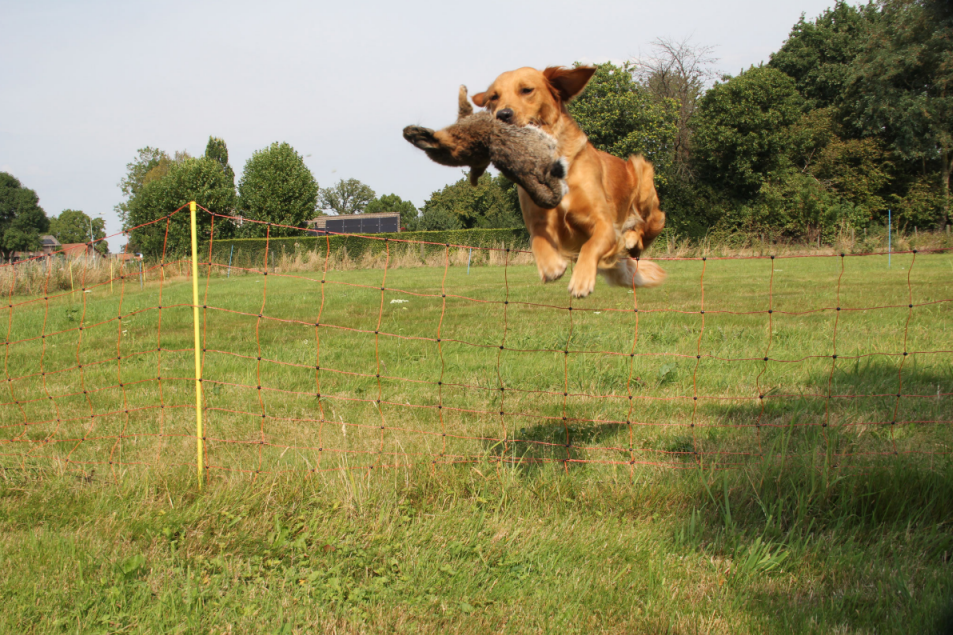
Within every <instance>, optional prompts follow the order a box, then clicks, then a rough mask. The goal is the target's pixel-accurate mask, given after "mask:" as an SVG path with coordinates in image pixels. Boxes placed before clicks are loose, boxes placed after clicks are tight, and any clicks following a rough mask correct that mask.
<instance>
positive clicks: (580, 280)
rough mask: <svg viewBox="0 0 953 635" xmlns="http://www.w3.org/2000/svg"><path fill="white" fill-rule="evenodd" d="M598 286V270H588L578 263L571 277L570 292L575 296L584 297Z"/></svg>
mask: <svg viewBox="0 0 953 635" xmlns="http://www.w3.org/2000/svg"><path fill="white" fill-rule="evenodd" d="M595 288H596V272H595V271H587V270H586V269H585V268H584V267H580V266H579V265H578V264H577V265H576V269H575V271H573V273H572V278H570V279H569V294H570V295H571V296H572V297H574V298H584V297H586V296H587V295H589V294H590V293H592V292H593V290H594V289H595Z"/></svg>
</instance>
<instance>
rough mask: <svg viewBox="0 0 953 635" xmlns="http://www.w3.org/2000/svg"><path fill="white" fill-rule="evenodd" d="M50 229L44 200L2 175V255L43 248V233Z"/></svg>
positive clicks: (5, 174)
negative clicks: (41, 238) (42, 204)
mask: <svg viewBox="0 0 953 635" xmlns="http://www.w3.org/2000/svg"><path fill="white" fill-rule="evenodd" d="M49 227H50V221H49V219H48V218H47V217H46V213H45V212H44V211H43V208H41V207H40V198H39V197H38V196H37V195H36V192H34V191H33V190H31V189H29V188H26V187H23V186H22V185H21V184H20V181H19V180H18V179H17V178H16V177H14V176H13V175H12V174H8V173H6V172H0V255H2V256H3V259H4V260H9V259H10V256H11V255H12V254H13V252H14V251H35V250H37V249H39V248H40V234H42V233H45V232H46V231H47V230H48V229H49Z"/></svg>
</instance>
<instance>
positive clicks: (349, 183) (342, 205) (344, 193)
mask: <svg viewBox="0 0 953 635" xmlns="http://www.w3.org/2000/svg"><path fill="white" fill-rule="evenodd" d="M376 196H377V195H376V194H375V193H374V190H372V189H371V188H370V186H368V185H364V184H363V183H361V182H360V181H358V180H357V179H346V180H345V179H341V180H340V181H338V182H337V183H335V184H334V185H333V186H331V187H327V188H323V189H322V190H321V193H320V203H321V209H323V210H326V211H331V212H334V213H335V214H360V213H361V212H363V211H364V208H365V207H367V205H368V204H369V203H370V202H371V201H373V200H374V198H375V197H376Z"/></svg>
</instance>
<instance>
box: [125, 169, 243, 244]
mask: <svg viewBox="0 0 953 635" xmlns="http://www.w3.org/2000/svg"><path fill="white" fill-rule="evenodd" d="M189 201H196V202H197V203H199V204H200V205H202V206H203V207H205V208H206V209H208V210H209V211H211V212H213V213H216V214H222V215H227V214H229V211H230V210H232V209H233V208H234V207H235V187H234V185H233V184H232V182H231V181H229V180H228V176H227V175H226V174H225V172H224V170H222V166H221V165H220V164H219V163H218V161H215V160H214V159H206V158H201V159H191V158H189V159H185V160H183V161H182V162H181V163H173V164H172V165H171V167H170V168H169V172H168V174H167V175H166V176H165V177H163V178H161V179H158V180H155V181H151V182H149V183H147V184H146V185H144V186H143V187H142V188H141V189H140V190H139V192H138V194H137V195H136V196H135V198H134V199H132V205H131V208H130V210H129V223H130V225H132V226H134V227H135V226H139V225H143V226H142V227H137V228H136V229H134V230H132V233H131V236H130V242H131V243H132V245H134V246H135V247H136V249H138V250H139V251H141V252H142V253H143V254H146V255H148V256H151V257H153V258H159V257H161V256H163V255H166V256H171V255H177V254H185V253H188V252H189V250H190V248H191V233H190V221H189V213H188V210H184V211H181V212H179V213H178V214H175V215H174V216H171V217H170V218H169V220H168V221H166V220H164V218H163V217H165V216H168V215H169V214H171V213H172V212H174V211H175V210H177V209H179V208H180V207H182V206H183V205H186V204H188V202H189ZM196 220H197V224H198V240H199V242H200V243H201V242H206V243H207V241H208V240H209V238H210V236H211V227H212V217H211V216H210V215H209V214H206V213H205V212H202V211H199V213H198V215H197V217H196ZM154 221H158V222H154ZM167 228H168V238H166V230H167ZM234 233H235V225H234V223H233V222H232V221H230V220H228V219H224V218H216V219H215V237H216V238H229V237H231V236H232V235H233V234H234Z"/></svg>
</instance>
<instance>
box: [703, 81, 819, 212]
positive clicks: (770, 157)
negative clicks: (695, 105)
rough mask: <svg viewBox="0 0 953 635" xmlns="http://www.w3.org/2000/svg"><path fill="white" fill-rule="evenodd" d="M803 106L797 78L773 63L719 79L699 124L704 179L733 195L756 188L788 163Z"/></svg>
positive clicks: (704, 105) (706, 96)
mask: <svg viewBox="0 0 953 635" xmlns="http://www.w3.org/2000/svg"><path fill="white" fill-rule="evenodd" d="M802 105H803V100H802V98H801V96H800V95H799V94H798V92H797V89H796V87H795V84H794V80H792V79H791V78H790V77H788V76H787V75H785V74H784V73H782V72H780V71H777V70H775V69H773V68H768V67H752V68H750V69H749V70H747V71H745V72H743V73H742V74H740V75H738V76H737V77H733V78H729V80H728V81H725V82H722V83H719V84H716V85H715V86H714V87H712V89H711V90H709V91H708V93H706V94H705V96H704V97H703V98H702V100H701V103H700V105H699V111H698V121H697V124H696V131H695V156H696V158H697V162H698V164H699V168H700V171H701V175H702V178H704V179H706V180H707V181H709V182H713V183H714V182H717V183H718V185H719V186H720V187H722V188H723V189H724V190H725V191H726V192H728V193H730V194H733V195H735V196H747V195H751V194H753V193H755V192H757V191H758V189H759V188H760V187H761V185H762V184H763V183H764V182H765V181H766V180H767V177H768V176H769V175H770V174H771V173H773V172H776V171H777V170H779V169H780V168H782V167H784V165H785V158H786V155H787V151H788V150H789V148H790V146H791V141H792V139H791V133H790V126H791V125H792V124H794V123H795V122H797V121H798V119H799V118H800V115H801V108H802Z"/></svg>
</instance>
